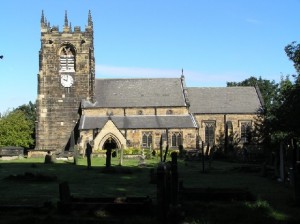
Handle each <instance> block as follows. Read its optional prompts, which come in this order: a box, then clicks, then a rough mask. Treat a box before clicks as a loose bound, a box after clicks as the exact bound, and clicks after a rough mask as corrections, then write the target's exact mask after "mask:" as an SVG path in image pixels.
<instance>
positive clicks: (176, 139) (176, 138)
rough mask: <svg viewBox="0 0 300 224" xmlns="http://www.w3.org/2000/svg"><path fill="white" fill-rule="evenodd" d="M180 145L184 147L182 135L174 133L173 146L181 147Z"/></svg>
mask: <svg viewBox="0 0 300 224" xmlns="http://www.w3.org/2000/svg"><path fill="white" fill-rule="evenodd" d="M180 145H182V134H181V133H180V132H174V133H172V138H171V146H172V147H179V146H180Z"/></svg>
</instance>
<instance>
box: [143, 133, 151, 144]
mask: <svg viewBox="0 0 300 224" xmlns="http://www.w3.org/2000/svg"><path fill="white" fill-rule="evenodd" d="M151 145H152V133H151V132H143V139H142V146H143V147H145V148H150V147H151Z"/></svg>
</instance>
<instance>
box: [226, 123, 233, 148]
mask: <svg viewBox="0 0 300 224" xmlns="http://www.w3.org/2000/svg"><path fill="white" fill-rule="evenodd" d="M226 135H227V138H228V142H229V143H232V142H233V126H232V122H231V121H227V122H226Z"/></svg>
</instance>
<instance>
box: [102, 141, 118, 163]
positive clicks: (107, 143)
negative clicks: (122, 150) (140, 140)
mask: <svg viewBox="0 0 300 224" xmlns="http://www.w3.org/2000/svg"><path fill="white" fill-rule="evenodd" d="M116 148H118V145H117V143H116V141H115V140H114V139H113V138H112V137H109V138H108V139H106V141H105V142H104V144H103V147H102V149H104V150H106V164H105V165H106V168H109V167H111V156H112V155H111V154H112V150H113V149H116Z"/></svg>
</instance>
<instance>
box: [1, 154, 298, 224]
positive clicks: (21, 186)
mask: <svg viewBox="0 0 300 224" xmlns="http://www.w3.org/2000/svg"><path fill="white" fill-rule="evenodd" d="M158 162H159V160H158V158H153V159H151V160H146V165H145V166H142V167H139V166H138V165H139V161H138V160H136V159H125V160H124V162H123V166H122V167H121V166H119V160H118V159H117V158H113V159H112V168H113V169H114V170H115V172H111V173H105V172H103V171H104V170H105V159H104V158H93V159H92V169H91V170H88V169H87V166H86V159H85V158H80V159H78V163H77V165H74V164H73V163H72V161H69V162H63V161H59V162H57V163H55V164H43V160H42V159H20V160H14V161H0V179H1V182H0V192H1V197H0V204H17V205H24V204H28V205H43V203H44V202H52V203H54V204H56V202H57V201H58V200H59V190H58V184H59V183H60V182H63V181H67V182H69V185H70V190H71V193H72V195H74V196H76V197H105V196H113V197H118V196H150V197H152V198H153V199H155V197H156V185H153V184H149V181H150V175H149V173H150V169H151V168H156V166H157V163H158ZM244 166H254V168H255V166H256V165H243V164H238V163H227V162H221V161H214V162H213V163H212V165H211V167H210V168H208V164H206V168H205V172H202V165H201V163H200V162H196V161H194V162H185V161H180V160H179V164H178V170H179V179H180V180H182V181H183V185H184V186H185V187H201V188H243V189H248V190H249V191H251V192H252V193H253V194H254V195H255V196H256V197H257V199H258V200H257V201H256V202H202V201H185V202H183V207H184V209H186V216H187V220H188V221H189V222H190V223H222V220H224V223H226V222H229V223H265V224H266V223H274V222H282V223H284V222H287V221H290V220H300V214H299V207H295V206H294V198H293V197H294V195H293V189H292V187H291V186H290V185H289V184H282V183H278V182H276V181H275V180H272V179H271V178H266V177H261V176H260V173H259V172H245V171H244V169H242V168H243V167H244ZM25 172H30V173H34V174H38V173H41V174H44V175H49V176H51V175H52V176H54V175H55V176H57V178H58V179H57V181H54V182H38V181H13V180H7V179H6V177H8V176H9V175H17V174H24V173H25ZM149 223H150V222H149Z"/></svg>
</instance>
